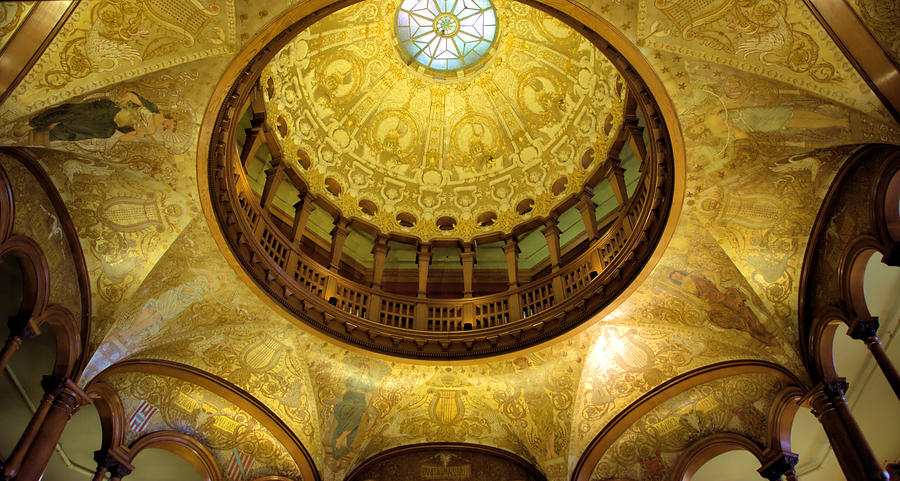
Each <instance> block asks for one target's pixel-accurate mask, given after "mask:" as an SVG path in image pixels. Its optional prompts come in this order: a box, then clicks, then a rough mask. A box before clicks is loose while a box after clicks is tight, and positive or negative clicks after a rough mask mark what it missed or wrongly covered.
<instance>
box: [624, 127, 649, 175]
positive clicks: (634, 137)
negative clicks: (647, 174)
mask: <svg viewBox="0 0 900 481" xmlns="http://www.w3.org/2000/svg"><path fill="white" fill-rule="evenodd" d="M624 127H625V135H626V138H627V140H628V145H630V146H631V150H632V151H634V155H636V156H637V158H638V160H640V164H641V169H643V168H645V167H644V166H645V165H646V163H647V145H646V144H644V128H643V127H638V125H637V119H635V120H634V122H633V123H632V122H629V123H626V124H625V126H624Z"/></svg>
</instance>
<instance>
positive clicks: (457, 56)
mask: <svg viewBox="0 0 900 481" xmlns="http://www.w3.org/2000/svg"><path fill="white" fill-rule="evenodd" d="M395 30H396V33H397V40H398V41H399V43H400V50H401V51H402V52H403V54H404V56H405V57H406V59H407V61H408V62H409V63H412V62H416V63H418V64H419V65H422V66H424V67H425V68H426V69H428V70H431V71H432V72H435V73H444V72H452V71H455V70H461V69H465V68H467V67H472V66H474V65H476V64H478V63H479V62H480V61H481V60H482V59H483V58H484V56H485V55H486V54H487V53H488V50H490V48H491V45H493V44H494V40H495V39H496V37H497V13H496V11H495V10H494V5H493V4H492V3H491V2H490V0H404V1H403V3H402V4H400V8H399V9H398V10H397V21H396V24H395Z"/></svg>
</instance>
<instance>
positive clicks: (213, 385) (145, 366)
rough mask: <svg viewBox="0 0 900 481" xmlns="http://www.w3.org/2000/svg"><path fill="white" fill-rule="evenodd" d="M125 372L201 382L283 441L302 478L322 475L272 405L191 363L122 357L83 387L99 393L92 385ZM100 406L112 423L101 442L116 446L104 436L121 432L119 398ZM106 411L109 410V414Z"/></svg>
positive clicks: (104, 416) (98, 384)
mask: <svg viewBox="0 0 900 481" xmlns="http://www.w3.org/2000/svg"><path fill="white" fill-rule="evenodd" d="M127 372H142V373H147V374H156V375H160V376H167V377H172V378H175V379H179V380H181V381H186V382H189V383H192V384H195V385H197V386H200V387H202V388H204V389H206V390H208V391H209V392H211V393H213V394H215V395H217V396H219V397H221V398H223V399H226V400H227V401H229V402H231V403H232V404H234V405H235V406H237V407H239V408H241V409H243V410H244V411H246V412H247V413H248V414H250V415H251V416H253V418H255V419H256V420H257V421H258V422H259V423H260V424H261V425H262V426H263V427H265V428H266V429H267V430H268V431H269V432H270V433H271V434H272V436H274V437H275V439H277V440H278V441H279V442H280V443H281V444H282V446H284V448H285V449H286V450H287V451H288V453H289V454H290V455H291V457H292V458H293V460H294V462H295V463H296V464H297V469H298V470H299V471H300V474H301V475H302V477H303V479H305V480H314V481H319V480H320V479H321V478H320V477H319V472H318V470H317V469H316V466H315V462H314V461H313V459H312V456H310V454H309V452H308V451H307V450H306V447H304V446H303V443H301V442H300V439H299V438H297V435H296V434H294V432H293V431H291V429H290V428H289V427H288V426H287V424H285V423H284V421H282V420H281V419H280V418H279V417H278V416H277V415H276V414H275V413H274V412H272V410H271V409H269V408H268V407H266V405H265V404H263V403H262V402H261V401H259V400H258V399H256V397H254V396H253V395H251V394H250V393H248V392H246V391H244V390H243V389H241V388H240V387H238V386H236V385H234V384H232V383H230V382H228V381H227V380H225V379H223V378H221V377H219V376H216V375H214V374H210V373H208V372H206V371H203V370H201V369H197V368H195V367H193V366H189V365H187V364H182V363H178V362H173V361H164V360H157V359H132V360H127V361H122V362H118V363H116V364H113V365H112V366H109V367H108V368H106V369H105V370H103V371H102V372H101V373H100V374H98V375H97V376H95V377H94V378H93V379H92V380H91V381H90V383H88V385H87V387H86V388H85V391H86V392H97V393H98V394H100V393H101V392H102V391H100V390H97V391H95V386H101V385H105V383H103V380H104V379H105V378H107V377H109V376H111V375H113V374H122V373H127ZM99 389H104V388H99ZM105 389H107V390H108V391H106V393H108V392H109V391H112V388H110V387H109V386H108V385H107V386H106V388H105ZM115 399H118V396H117V395H116V396H115ZM100 409H101V408H100V406H98V411H99V410H100ZM102 409H104V412H102V413H101V419H103V420H104V422H109V423H113V424H114V425H113V426H110V428H109V429H107V428H104V445H110V446H112V447H113V448H115V444H113V441H114V440H115V439H112V438H111V439H110V440H109V443H107V440H106V439H105V436H106V433H107V432H109V433H110V435H116V434H118V435H119V436H123V435H124V431H125V429H124V426H125V420H124V418H125V416H124V409H122V407H121V401H118V404H116V401H112V402H107V403H106V404H105V405H104V406H103V408H102ZM106 413H108V415H107V414H106ZM116 423H117V424H118V426H115V424H116ZM121 439H122V438H121V437H120V438H119V443H121ZM198 469H199V468H198ZM213 481H214V480H213Z"/></svg>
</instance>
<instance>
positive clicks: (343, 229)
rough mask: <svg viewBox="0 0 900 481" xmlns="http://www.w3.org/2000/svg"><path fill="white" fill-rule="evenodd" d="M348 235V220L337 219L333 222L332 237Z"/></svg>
mask: <svg viewBox="0 0 900 481" xmlns="http://www.w3.org/2000/svg"><path fill="white" fill-rule="evenodd" d="M349 233H350V219H348V218H346V217H338V218H337V219H335V220H334V228H333V229H331V235H332V236H337V235H339V236H346V235H347V234H349Z"/></svg>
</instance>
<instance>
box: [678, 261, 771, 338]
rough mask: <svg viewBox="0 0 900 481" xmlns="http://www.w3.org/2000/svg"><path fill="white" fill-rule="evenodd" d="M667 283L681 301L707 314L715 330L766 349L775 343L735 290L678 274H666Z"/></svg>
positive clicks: (686, 274)
mask: <svg viewBox="0 0 900 481" xmlns="http://www.w3.org/2000/svg"><path fill="white" fill-rule="evenodd" d="M669 279H670V280H671V281H672V284H674V285H675V286H677V287H678V288H679V291H681V293H683V297H686V298H687V300H688V301H690V302H691V303H694V304H696V305H697V306H698V307H700V308H701V309H702V310H703V311H705V312H707V313H708V314H709V316H708V317H709V320H710V322H712V323H713V324H715V325H716V326H718V327H721V328H723V329H738V330H741V331H744V332H746V333H748V334H750V335H751V336H753V338H755V339H756V340H758V341H759V342H761V343H763V344H765V345H768V346H771V345H774V344H775V343H776V342H777V340H776V338H775V336H774V335H772V333H771V332H769V330H768V329H766V326H764V325H763V323H762V322H761V321H760V320H759V317H758V316H757V315H756V313H755V312H753V310H752V309H751V308H750V306H748V305H747V302H746V300H745V297H744V296H743V295H742V294H741V292H740V291H739V290H738V289H735V288H733V287H726V288H722V287H719V286H717V285H715V284H714V283H713V282H712V281H710V280H709V279H707V278H706V277H703V276H701V275H699V274H688V273H687V272H685V271H680V270H674V271H672V272H671V273H669Z"/></svg>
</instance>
